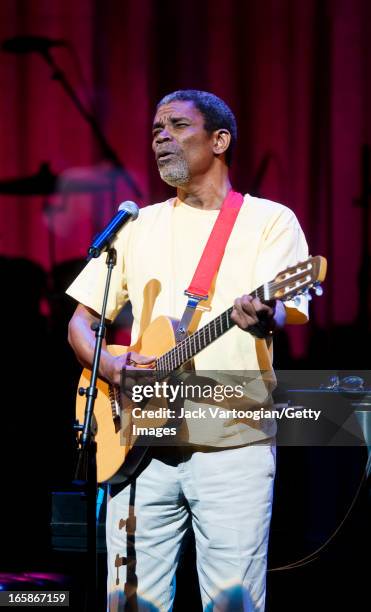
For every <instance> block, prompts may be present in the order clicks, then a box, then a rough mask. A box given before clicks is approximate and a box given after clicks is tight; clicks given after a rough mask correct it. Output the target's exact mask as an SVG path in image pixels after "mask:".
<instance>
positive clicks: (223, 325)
mask: <svg viewBox="0 0 371 612" xmlns="http://www.w3.org/2000/svg"><path fill="white" fill-rule="evenodd" d="M264 289H265V286H264V285H261V287H259V288H258V289H256V290H255V291H252V292H251V293H250V295H252V296H253V297H259V298H260V299H261V300H263V299H267V297H265V295H264ZM268 299H269V298H268ZM232 310H233V306H231V307H230V308H228V309H227V310H225V311H224V312H222V313H221V314H220V315H218V316H217V317H216V318H215V319H213V320H212V321H210V322H209V323H207V324H206V325H204V326H203V327H201V328H200V329H198V330H197V331H195V332H194V333H193V334H191V335H190V336H187V337H186V338H185V339H184V340H182V341H181V342H178V344H177V345H176V346H175V347H174V348H173V349H171V350H170V351H168V352H167V353H164V355H161V357H159V358H158V359H157V361H156V369H157V372H158V374H159V378H160V379H162V378H166V377H167V376H169V374H171V373H172V372H174V371H175V370H177V369H178V368H180V367H181V366H183V365H184V364H185V363H187V361H189V360H190V359H192V358H193V357H195V356H196V355H197V354H198V353H200V352H201V351H202V350H203V349H204V348H206V347H207V346H209V345H210V344H211V343H212V342H214V341H215V340H217V339H218V338H220V336H222V335H223V334H225V333H226V332H227V331H228V330H229V329H231V328H232V327H234V325H235V322H234V321H232V319H231V314H232Z"/></svg>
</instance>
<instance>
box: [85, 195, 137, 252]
mask: <svg viewBox="0 0 371 612" xmlns="http://www.w3.org/2000/svg"><path fill="white" fill-rule="evenodd" d="M138 215H139V208H138V206H137V205H136V204H135V202H131V201H130V200H127V201H126V202H123V203H122V204H120V206H119V209H118V212H117V213H116V215H115V216H114V217H113V219H112V220H111V221H110V222H109V224H108V225H107V227H106V228H105V229H104V230H103V231H102V232H100V234H97V236H96V237H95V238H94V240H93V242H92V244H91V246H90V247H89V249H88V257H87V261H90V260H91V259H92V258H93V257H99V255H100V254H101V253H102V252H103V251H106V250H107V249H108V248H109V247H110V246H111V243H112V242H113V240H114V239H115V238H116V234H117V232H118V231H119V229H121V227H122V226H123V225H125V223H127V222H128V221H135V219H136V218H137V217H138Z"/></svg>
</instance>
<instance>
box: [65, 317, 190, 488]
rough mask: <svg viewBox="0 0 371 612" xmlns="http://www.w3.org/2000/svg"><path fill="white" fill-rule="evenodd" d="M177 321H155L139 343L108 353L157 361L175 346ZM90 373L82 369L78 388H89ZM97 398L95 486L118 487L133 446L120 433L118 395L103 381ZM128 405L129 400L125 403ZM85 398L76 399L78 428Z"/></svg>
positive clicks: (140, 453)
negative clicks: (149, 356)
mask: <svg viewBox="0 0 371 612" xmlns="http://www.w3.org/2000/svg"><path fill="white" fill-rule="evenodd" d="M177 324H178V321H177V320H176V319H171V318H170V317H164V316H162V317H158V318H157V319H155V320H154V321H153V322H152V323H151V324H150V325H149V326H148V327H147V329H146V330H145V331H144V333H143V335H142V336H141V337H140V338H138V341H137V342H136V343H135V344H134V345H133V346H129V347H125V346H119V345H109V346H108V351H109V352H110V353H111V354H112V355H115V356H117V355H123V354H124V353H127V352H129V351H135V352H136V353H139V354H140V355H155V356H156V357H159V356H161V355H163V354H164V353H166V352H167V351H169V350H170V349H172V348H174V346H175V345H176V340H175V330H176V327H177ZM90 375H91V370H88V369H86V368H85V369H84V370H83V372H82V375H81V377H80V380H79V385H78V387H79V388H80V387H84V388H86V387H88V386H89V384H90ZM97 387H98V394H97V397H96V400H95V404H94V417H93V425H92V427H93V429H94V431H95V441H96V443H97V480H98V482H109V483H120V482H123V481H124V480H125V479H126V478H127V469H125V467H124V463H125V460H126V458H127V455H128V453H129V451H130V450H131V448H132V447H133V445H134V443H135V439H131V438H132V436H128V437H127V443H125V437H123V432H122V429H121V406H120V391H119V389H118V388H114V387H113V386H112V385H109V384H108V383H107V382H105V381H104V380H102V379H100V378H98V380H97ZM128 403H130V402H129V400H128ZM85 405H86V398H85V396H84V395H83V396H81V395H79V394H77V396H76V419H77V420H78V421H79V423H80V424H83V422H84V415H85ZM137 448H138V451H137V452H136V453H131V455H134V454H135V459H134V463H133V465H132V468H131V471H133V470H134V469H135V467H136V466H137V465H138V464H139V463H140V460H141V458H142V457H143V456H144V454H145V452H146V450H147V448H146V447H145V446H141V447H137Z"/></svg>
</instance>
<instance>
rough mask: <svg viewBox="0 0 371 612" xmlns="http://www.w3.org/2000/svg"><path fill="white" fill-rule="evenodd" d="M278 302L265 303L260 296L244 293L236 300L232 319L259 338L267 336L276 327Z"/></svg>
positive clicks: (241, 327)
mask: <svg viewBox="0 0 371 612" xmlns="http://www.w3.org/2000/svg"><path fill="white" fill-rule="evenodd" d="M276 304H277V302H276V301H272V302H269V304H263V303H262V302H261V301H260V300H259V298H253V297H252V296H251V295H243V296H242V297H240V298H237V299H236V300H235V301H234V305H233V310H232V314H231V319H232V321H234V322H235V323H236V324H237V325H238V327H239V328H240V329H243V330H244V331H248V332H250V333H251V334H252V335H253V336H256V337H257V338H266V337H267V336H269V335H270V334H271V333H273V330H274V329H275V327H276V320H275V313H276ZM281 306H282V305H281ZM282 308H284V307H283V306H282Z"/></svg>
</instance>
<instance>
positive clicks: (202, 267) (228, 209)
mask: <svg viewBox="0 0 371 612" xmlns="http://www.w3.org/2000/svg"><path fill="white" fill-rule="evenodd" d="M242 204H243V195H242V194H241V193H238V192H237V191H233V190H231V191H230V192H229V193H228V194H227V196H226V198H225V200H224V201H223V204H222V206H221V209H220V212H219V214H218V217H217V219H216V221H215V224H214V227H213V229H212V230H211V234H210V236H209V239H208V241H207V243H206V246H205V248H204V250H203V253H202V255H201V259H200V261H199V262H198V266H197V268H196V272H195V273H194V276H193V278H192V281H191V284H190V285H189V287H188V289H186V290H185V292H184V293H185V294H186V295H187V296H188V303H187V306H186V309H185V311H184V314H183V316H182V319H181V321H180V323H179V326H178V330H177V333H176V339H177V341H180V340H182V339H183V338H184V336H185V334H186V332H187V330H188V327H189V324H190V322H191V319H192V317H193V314H194V311H195V308H196V306H197V304H198V303H199V302H200V301H201V300H207V298H208V293H209V290H210V287H211V283H212V280H213V278H214V276H215V273H216V271H217V270H218V269H219V266H220V263H221V261H222V259H223V255H224V251H225V247H226V246H227V242H228V239H229V236H230V235H231V232H232V229H233V226H234V224H235V221H236V219H237V215H238V213H239V211H240V208H241V206H242Z"/></svg>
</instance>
